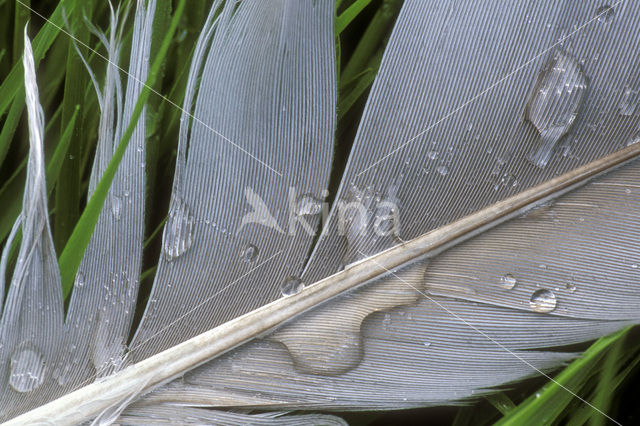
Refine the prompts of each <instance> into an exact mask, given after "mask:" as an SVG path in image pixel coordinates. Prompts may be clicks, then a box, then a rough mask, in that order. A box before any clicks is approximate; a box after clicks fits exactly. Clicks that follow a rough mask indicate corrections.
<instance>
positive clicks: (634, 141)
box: [627, 129, 640, 146]
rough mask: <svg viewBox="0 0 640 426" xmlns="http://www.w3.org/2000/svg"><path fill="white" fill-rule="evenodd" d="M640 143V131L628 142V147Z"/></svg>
mask: <svg viewBox="0 0 640 426" xmlns="http://www.w3.org/2000/svg"><path fill="white" fill-rule="evenodd" d="M638 142H640V129H638V130H636V131H635V133H634V134H633V135H631V137H630V138H629V140H628V141H627V146H631V145H635V144H637V143H638Z"/></svg>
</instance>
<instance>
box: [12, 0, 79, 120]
mask: <svg viewBox="0 0 640 426" xmlns="http://www.w3.org/2000/svg"><path fill="white" fill-rule="evenodd" d="M77 4H78V0H61V1H60V3H59V4H58V6H57V7H56V9H55V10H54V11H53V13H52V14H51V17H50V18H49V20H48V21H47V23H46V24H44V26H43V27H42V29H41V30H40V31H39V32H38V35H37V36H36V37H35V38H34V39H33V41H32V45H33V59H34V62H35V65H36V67H37V66H38V63H39V62H40V60H41V59H42V58H43V57H44V55H45V54H46V53H47V51H48V50H49V48H50V47H51V45H52V44H53V42H54V41H55V39H56V37H57V36H58V34H59V33H60V31H61V28H62V25H63V19H62V11H63V10H64V11H65V12H66V13H67V14H71V13H72V12H73V10H74V9H75V8H76V6H77ZM16 5H17V6H19V7H25V6H24V2H23V0H16ZM22 74H23V71H22V63H20V62H18V63H16V64H15V65H14V66H13V68H12V69H11V71H10V72H9V75H8V76H7V78H6V79H5V80H4V81H3V82H2V85H0V116H1V115H3V114H4V113H5V111H6V110H7V108H8V107H9V105H11V102H12V101H13V100H14V98H16V96H18V97H22V98H24V96H19V91H20V90H21V89H22V87H23V79H24V76H23V75H22Z"/></svg>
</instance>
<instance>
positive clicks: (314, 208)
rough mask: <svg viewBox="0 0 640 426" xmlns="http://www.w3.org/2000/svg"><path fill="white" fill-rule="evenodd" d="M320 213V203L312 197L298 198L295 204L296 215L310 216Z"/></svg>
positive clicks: (302, 196) (303, 196)
mask: <svg viewBox="0 0 640 426" xmlns="http://www.w3.org/2000/svg"><path fill="white" fill-rule="evenodd" d="M321 212H322V202H321V201H320V200H318V199H317V198H315V197H314V196H313V195H310V194H304V195H301V196H300V197H298V200H297V202H296V211H295V213H296V215H298V216H310V215H316V214H320V213H321Z"/></svg>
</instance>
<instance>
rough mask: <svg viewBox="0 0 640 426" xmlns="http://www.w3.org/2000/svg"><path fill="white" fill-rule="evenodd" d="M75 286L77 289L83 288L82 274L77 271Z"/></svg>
mask: <svg viewBox="0 0 640 426" xmlns="http://www.w3.org/2000/svg"><path fill="white" fill-rule="evenodd" d="M75 286H76V287H78V288H81V287H84V274H83V273H82V272H81V271H78V274H77V275H76V281H75Z"/></svg>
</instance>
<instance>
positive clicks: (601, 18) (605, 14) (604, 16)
mask: <svg viewBox="0 0 640 426" xmlns="http://www.w3.org/2000/svg"><path fill="white" fill-rule="evenodd" d="M596 16H597V17H598V22H602V23H604V24H608V23H610V22H611V21H612V20H613V18H614V17H615V16H616V11H615V10H614V9H613V8H612V7H611V6H609V5H608V4H605V5H603V6H600V7H599V8H597V9H596Z"/></svg>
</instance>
